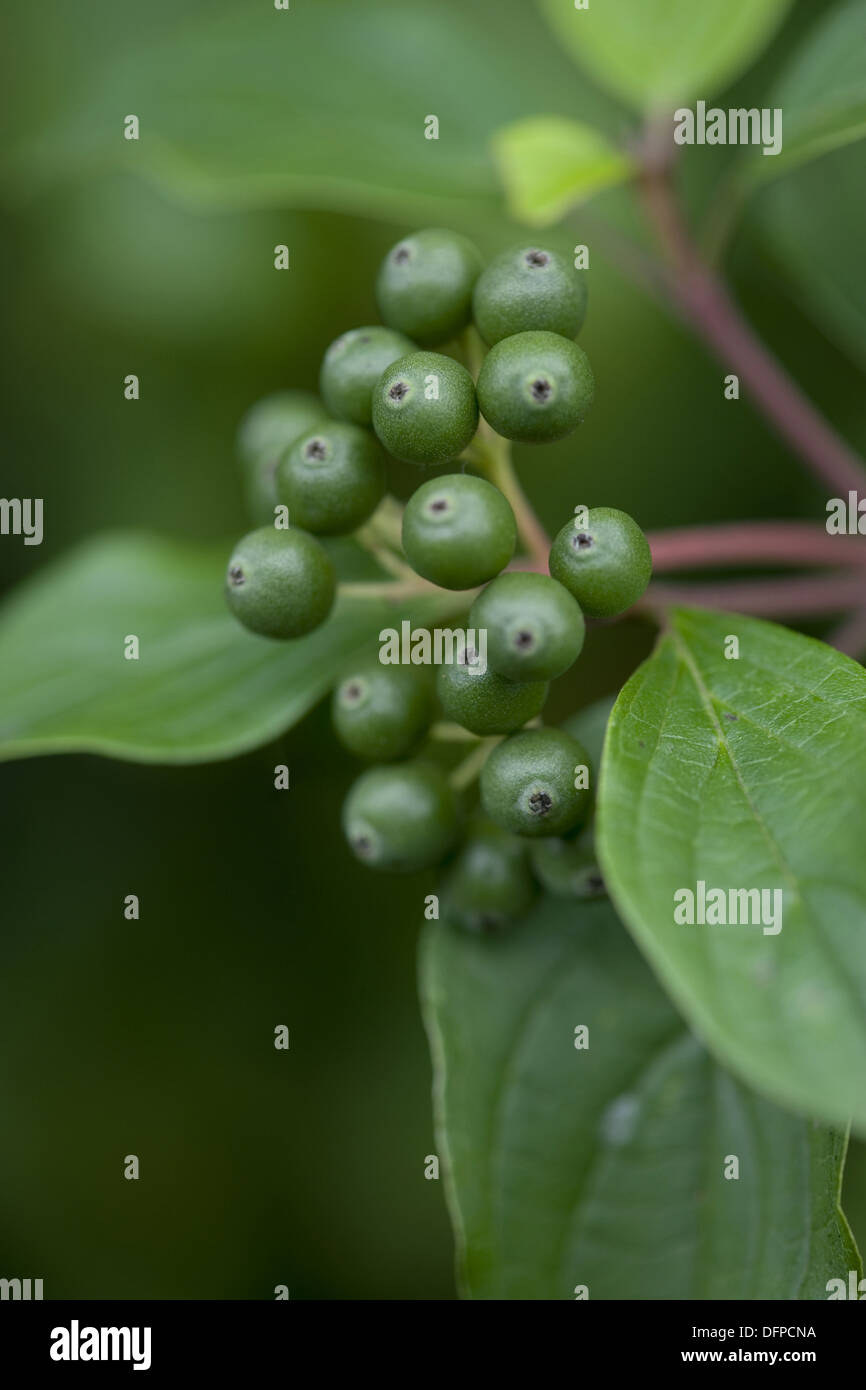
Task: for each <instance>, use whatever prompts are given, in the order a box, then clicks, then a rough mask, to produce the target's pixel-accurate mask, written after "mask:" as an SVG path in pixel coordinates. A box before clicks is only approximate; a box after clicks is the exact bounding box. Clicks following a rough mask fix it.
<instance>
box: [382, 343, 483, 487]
mask: <svg viewBox="0 0 866 1390" xmlns="http://www.w3.org/2000/svg"><path fill="white" fill-rule="evenodd" d="M477 427H478V402H477V400H476V398H475V383H474V382H473V380H472V378H471V376H470V375H469V373H468V372H467V370H466V368H465V367H463V366H461V364H460V363H459V362H455V361H454V358H453V357H444V356H443V355H442V354H441V353H438V352H413V353H412V354H411V355H410V356H408V357H401V358H400V359H399V360H398V361H397V362H392V364H391V366H390V367H386V368H385V371H384V372H383V373H382V375H381V376H380V378H379V381H378V383H377V384H376V386H375V388H374V390H373V428H374V430H375V431H376V433H377V435H378V436H379V438H380V439H381V441H382V443H383V444H384V446H385V448H386V449H387V450H388V452H389V453H391V454H393V455H394V457H395V458H398V459H402V460H403V462H404V463H422V464H424V463H446V462H447V461H448V459H453V458H456V457H457V455H458V454H460V453H462V452H463V450H464V449H465V448H466V445H467V444H468V443H469V441H470V439H471V438H472V436H473V434H474V433H475V431H476V429H477Z"/></svg>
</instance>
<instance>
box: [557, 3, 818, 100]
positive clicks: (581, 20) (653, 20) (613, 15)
mask: <svg viewBox="0 0 866 1390" xmlns="http://www.w3.org/2000/svg"><path fill="white" fill-rule="evenodd" d="M539 3H540V5H541V9H542V11H543V12H544V14H545V15H546V17H547V19H548V21H549V23H550V24H551V26H552V28H553V30H554V33H555V34H556V35H557V36H558V38H559V40H560V42H561V44H562V45H563V47H564V48H565V50H566V51H567V52H568V53H570V54H571V56H572V57H573V58H574V59H575V60H576V61H577V62H578V63H579V64H580V65H581V67H583V68H584V69H585V70H586V71H587V72H588V73H589V74H590V75H591V76H592V77H593V78H595V80H596V81H597V82H598V83H600V84H601V85H602V86H603V87H608V88H610V90H611V91H613V92H615V93H616V95H617V96H619V97H621V98H622V99H623V100H624V101H626V102H628V104H629V105H630V106H633V107H635V108H636V109H637V110H639V111H652V110H656V109H660V110H662V111H664V110H665V109H666V108H667V107H668V106H670V105H672V104H673V105H676V104H677V103H678V102H681V101H688V100H690V99H691V98H692V97H695V96H700V97H703V98H705V99H708V98H710V97H711V96H712V95H713V93H714V92H716V91H718V90H719V89H720V88H721V87H723V86H724V85H725V84H726V83H728V82H730V81H732V80H733V78H735V77H736V76H737V75H738V74H739V73H740V72H742V71H743V70H744V69H745V68H747V67H748V66H749V64H750V63H751V62H753V61H754V59H755V58H757V56H758V54H759V53H760V52H761V50H762V49H763V48H764V47H765V45H766V44H767V43H769V41H770V39H771V38H772V36H773V34H774V33H775V31H776V29H777V28H778V26H779V25H780V23H781V22H782V20H783V19H784V17H785V15H786V14H787V12H788V10H789V8H790V0H616V3H615V4H614V3H612V2H611V3H607V4H603V3H597V0H592V3H591V4H590V5H589V8H588V9H585V10H583V9H580V10H579V9H575V6H574V0H539Z"/></svg>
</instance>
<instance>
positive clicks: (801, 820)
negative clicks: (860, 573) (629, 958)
mask: <svg viewBox="0 0 866 1390" xmlns="http://www.w3.org/2000/svg"><path fill="white" fill-rule="evenodd" d="M732 638H736V639H737V641H738V643H739V655H738V657H733V658H732V659H729V658H731V654H732V652H733V650H734V648H733V646H732V642H731V639H732ZM597 847H598V851H599V857H600V862H601V865H602V869H603V872H604V876H605V881H606V882H607V885H608V889H609V891H610V892H611V894H612V896H613V898H614V900H615V902H616V904H617V906H618V908H619V910H620V913H621V915H622V918H623V920H624V921H625V923H626V925H627V926H628V927H629V928H630V930H631V931H632V933H633V935H634V937H635V939H636V941H637V942H638V944H639V946H640V947H641V949H642V950H643V951H644V952H645V954H646V955H647V957H648V958H649V960H650V961H651V963H652V964H653V966H654V967H655V969H656V971H657V973H658V975H659V978H660V979H661V981H662V983H663V984H664V985H665V986H666V988H667V989H668V990H669V991H670V993H671V995H672V996H673V998H674V1000H675V1001H676V1002H677V1003H678V1004H679V1006H680V1007H681V1009H682V1011H683V1013H684V1014H685V1015H686V1017H687V1018H688V1019H689V1020H690V1022H691V1023H692V1024H693V1026H694V1027H695V1028H696V1030H697V1031H698V1033H699V1034H700V1035H701V1036H702V1037H703V1038H704V1039H705V1040H706V1042H707V1044H708V1045H709V1046H710V1047H711V1048H712V1049H713V1051H714V1052H715V1053H716V1055H717V1056H719V1057H720V1058H721V1059H722V1060H723V1061H724V1062H726V1063H727V1064H728V1065H730V1066H731V1067H732V1068H733V1069H734V1070H735V1071H736V1072H738V1073H739V1074H740V1075H741V1076H743V1077H744V1078H745V1079H746V1080H747V1081H748V1082H749V1083H750V1084H752V1085H754V1086H756V1087H758V1088H760V1089H762V1090H764V1091H766V1092H767V1093H768V1094H770V1095H771V1096H773V1098H774V1099H776V1100H778V1101H780V1102H781V1103H784V1104H788V1105H790V1106H792V1107H795V1108H796V1109H798V1110H802V1111H804V1112H805V1113H807V1114H810V1115H815V1116H821V1117H824V1118H827V1119H829V1120H832V1121H835V1122H838V1123H845V1122H846V1120H847V1118H848V1117H849V1116H853V1117H854V1121H855V1123H856V1124H857V1125H858V1126H859V1127H860V1128H861V1129H864V1128H866V853H864V849H866V672H864V670H863V669H862V668H861V667H860V666H858V665H857V664H856V663H855V662H853V661H850V660H849V659H848V658H847V657H844V656H841V655H840V654H839V653H838V652H835V651H833V650H832V649H831V648H829V647H827V646H824V645H823V644H822V643H820V642H816V641H813V640H812V639H811V638H807V637H802V636H800V635H799V634H797V633H794V632H790V631H788V630H787V629H785V628H782V627H778V626H777V625H776V624H774V623H766V622H760V621H757V620H755V619H751V618H743V617H740V616H735V615H732V614H720V613H710V612H704V611H701V610H695V609H680V610H677V611H675V612H674V613H673V614H672V615H671V617H670V622H669V626H668V629H667V631H666V632H665V633H664V634H663V636H662V637H661V640H660V642H659V645H658V647H657V649H656V651H655V653H654V654H653V655H652V657H650V659H649V660H648V661H646V662H645V663H644V665H643V666H641V667H640V669H639V670H638V671H637V672H636V673H635V675H634V676H632V678H631V679H630V680H629V681H628V683H627V684H626V686H625V687H624V689H623V690H622V692H621V694H620V696H619V699H618V700H617V703H616V705H615V707H614V711H613V714H612V716H611V720H610V723H609V725H608V732H607V737H606V740H605V746H604V757H603V761H602V770H601V779H600V786H599V806H598V834H597ZM701 885H704V887H703V888H701ZM685 890H688V891H689V892H690V893H691V894H692V895H693V898H694V917H695V924H694V925H688V924H687V923H686V922H682V924H681V922H680V921H678V920H677V919H676V917H675V913H678V914H679V916H680V918H682V917H684V916H685V914H686V913H687V911H688V900H687V899H686V898H685V897H683V896H678V897H676V898H675V894H677V895H681V894H683V893H684V892H685ZM716 891H717V892H718V896H717V897H715V898H714V899H712V902H713V903H714V904H715V905H714V906H712V905H710V903H711V899H710V897H709V895H710V894H711V892H713V893H715V892H716ZM764 894H766V896H764ZM702 895H703V901H704V904H705V906H704V910H703V912H702V911H701V906H700V904H701V897H702ZM701 917H703V919H704V921H705V922H706V924H705V925H703V924H701V922H700V918H701ZM722 918H726V919H729V920H730V919H733V920H734V922H735V924H734V925H723V924H722V921H721V920H718V921H717V920H716V919H722Z"/></svg>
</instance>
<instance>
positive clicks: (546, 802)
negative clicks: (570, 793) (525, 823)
mask: <svg viewBox="0 0 866 1390" xmlns="http://www.w3.org/2000/svg"><path fill="white" fill-rule="evenodd" d="M552 805H553V797H552V796H549V795H548V793H547V792H533V793H532V796H531V797H530V798H529V809H530V811H531V812H532V814H533V815H534V816H546V815H547V813H548V811H549V810H550V808H551V806H552Z"/></svg>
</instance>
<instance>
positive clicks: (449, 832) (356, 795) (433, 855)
mask: <svg viewBox="0 0 866 1390" xmlns="http://www.w3.org/2000/svg"><path fill="white" fill-rule="evenodd" d="M343 831H344V833H345V836H346V839H347V840H348V842H349V845H350V847H351V849H352V851H353V853H354V854H355V856H356V858H358V859H360V860H361V861H362V862H363V863H364V864H369V865H370V866H371V867H372V868H374V869H395V870H398V871H401V872H406V873H409V872H411V871H412V870H414V869H428V868H430V867H431V866H432V865H433V864H437V863H438V862H439V861H440V859H442V858H444V856H445V854H446V853H447V852H448V850H449V849H450V848H451V845H452V843H453V841H454V837H455V835H456V833H457V805H456V801H455V798H454V792H453V790H452V788H451V786H450V784H449V782H448V778H447V777H446V776H445V774H444V772H442V771H441V769H440V768H438V767H434V766H433V765H431V764H427V763H400V764H399V765H397V766H396V767H373V768H370V769H369V771H368V772H364V773H362V774H361V776H360V777H359V778H358V780H357V782H356V783H355V784H354V786H353V787H352V789H351V791H350V792H349V795H348V796H347V798H346V802H345V805H344V807H343Z"/></svg>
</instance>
